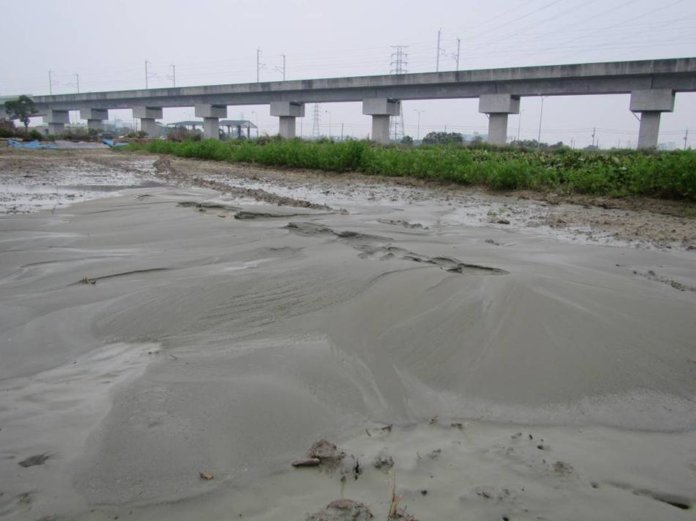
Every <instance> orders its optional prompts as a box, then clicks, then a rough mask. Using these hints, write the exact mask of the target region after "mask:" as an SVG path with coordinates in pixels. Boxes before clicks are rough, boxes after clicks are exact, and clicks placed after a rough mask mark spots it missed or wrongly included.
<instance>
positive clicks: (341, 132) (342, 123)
mask: <svg viewBox="0 0 696 521" xmlns="http://www.w3.org/2000/svg"><path fill="white" fill-rule="evenodd" d="M341 141H343V123H341Z"/></svg>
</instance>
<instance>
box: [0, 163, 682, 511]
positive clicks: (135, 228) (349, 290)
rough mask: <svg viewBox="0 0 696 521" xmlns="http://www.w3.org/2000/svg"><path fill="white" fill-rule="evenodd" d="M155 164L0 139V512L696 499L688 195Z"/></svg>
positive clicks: (533, 507) (584, 505)
mask: <svg viewBox="0 0 696 521" xmlns="http://www.w3.org/2000/svg"><path fill="white" fill-rule="evenodd" d="M156 159H157V158H155V157H148V156H129V155H125V154H122V153H112V152H92V151H90V152H88V151H61V152H60V153H59V154H56V152H51V151H43V152H40V153H31V154H29V153H11V152H4V153H2V154H0V193H2V194H3V195H2V198H1V199H0V203H2V208H4V215H2V216H0V229H1V232H0V331H1V332H2V335H1V337H0V519H3V520H5V519H7V520H39V519H43V520H48V519H54V520H68V519H70V520H72V519H77V520H90V521H92V520H107V519H129V520H158V519H163V520H164V519H167V520H190V519H211V520H213V519H215V520H217V519H250V520H256V521H260V520H273V519H298V520H304V519H314V520H318V519H322V520H323V519H327V520H328V519H342V517H340V516H344V517H343V518H346V517H345V516H353V518H356V519H363V518H364V519H369V518H370V517H369V516H370V515H371V516H374V517H373V518H374V519H383V520H386V519H387V518H388V517H389V516H390V513H391V518H392V519H418V520H421V521H423V520H435V519H437V520H440V519H491V520H502V519H508V520H518V519H524V520H544V519H548V520H557V519H568V520H584V519H636V520H641V519H645V520H654V519H677V520H678V519H694V518H695V516H696V430H695V429H696V402H695V401H694V399H695V398H696V341H695V339H696V321H694V317H696V251H694V250H693V247H694V244H695V238H696V221H694V217H693V210H694V209H693V207H689V206H688V205H681V206H679V205H673V204H668V203H664V204H663V203H657V202H650V201H645V202H643V204H644V205H646V206H648V207H649V210H641V209H640V206H635V205H636V204H638V203H635V202H630V203H629V202H618V203H612V204H611V205H609V204H604V207H603V206H591V202H590V201H579V200H578V201H568V200H553V196H545V197H543V198H540V197H537V198H536V199H534V198H530V197H531V194H525V197H526V198H525V199H517V198H515V197H512V196H503V195H491V194H486V193H481V192H476V191H473V190H465V189H459V188H455V187H443V186H427V185H424V184H423V183H414V182H408V183H407V182H398V181H394V180H383V179H376V178H366V177H363V176H356V175H351V176H337V175H330V174H313V173H308V172H277V171H271V170H264V169H252V168H249V167H240V166H232V167H231V166H229V165H219V164H210V163H204V162H193V161H182V160H170V159H166V160H162V161H159V162H158V163H157V164H154V163H155V160H156ZM25 176H30V177H25ZM44 183H45V184H44ZM96 185H99V186H104V187H116V188H115V189H114V190H95V189H92V188H89V189H86V188H84V187H94V186H96ZM34 186H41V187H42V191H43V192H42V193H46V194H49V195H47V196H46V197H45V198H44V199H45V201H44V202H42V203H41V204H39V205H38V206H32V205H33V204H34V203H33V202H31V201H30V202H29V203H26V200H27V197H26V194H31V193H32V190H33V188H32V187H34ZM8 187H19V188H16V189H15V188H8ZM88 192H90V196H89V197H88V196H86V195H84V194H87V193H88ZM78 193H82V194H83V197H77V195H75V197H67V195H70V194H78ZM95 194H96V197H94V198H91V195H95ZM107 195H108V196H111V195H117V196H116V197H106V196H107ZM78 199H80V200H81V202H79V204H77V200H78ZM88 199H90V200H88ZM58 202H61V203H64V204H60V205H59V204H57V203H58ZM595 202H596V201H595ZM25 203H26V204H25ZM573 203H580V204H573ZM631 204H632V205H634V206H633V207H631V206H630V205H631ZM610 206H611V207H610ZM13 208H14V209H13ZM37 210H38V211H37ZM24 212H27V213H24ZM612 216H614V217H612ZM561 221H562V222H561ZM641 223H648V225H645V226H643V225H641ZM320 440H326V441H325V442H324V443H319V444H317V443H316V442H319V441H320ZM309 460H312V461H311V462H310V461H309ZM315 460H316V461H315ZM299 461H305V462H306V463H307V464H304V465H298V466H295V467H293V465H292V463H293V462H299ZM349 500H350V501H349ZM330 516H333V517H330ZM356 516H358V517H356Z"/></svg>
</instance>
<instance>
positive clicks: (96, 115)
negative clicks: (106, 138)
mask: <svg viewBox="0 0 696 521" xmlns="http://www.w3.org/2000/svg"><path fill="white" fill-rule="evenodd" d="M80 117H81V118H82V119H86V120H87V128H88V129H89V130H96V131H101V130H102V129H103V128H104V121H105V120H107V119H109V111H108V109H81V110H80Z"/></svg>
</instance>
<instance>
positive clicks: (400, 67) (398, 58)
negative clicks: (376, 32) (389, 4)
mask: <svg viewBox="0 0 696 521" xmlns="http://www.w3.org/2000/svg"><path fill="white" fill-rule="evenodd" d="M392 49H394V52H392V54H391V62H390V64H389V74H406V73H407V72H408V71H407V70H406V67H407V66H408V53H407V52H406V49H408V45H392ZM403 114H404V111H403V106H402V107H401V113H400V114H399V115H398V116H394V118H393V122H394V127H393V131H392V135H393V139H394V141H397V142H398V141H401V139H402V138H403V137H404V115H403Z"/></svg>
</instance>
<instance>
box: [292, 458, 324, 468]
mask: <svg viewBox="0 0 696 521" xmlns="http://www.w3.org/2000/svg"><path fill="white" fill-rule="evenodd" d="M320 464H321V460H320V459H319V458H301V459H296V460H295V461H293V462H292V466H293V467H298V468H301V467H318V466H319V465H320Z"/></svg>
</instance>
